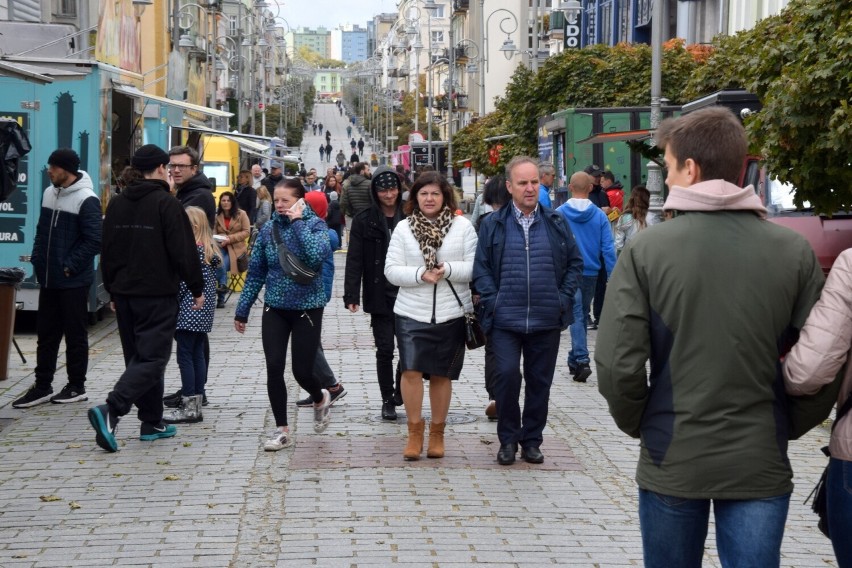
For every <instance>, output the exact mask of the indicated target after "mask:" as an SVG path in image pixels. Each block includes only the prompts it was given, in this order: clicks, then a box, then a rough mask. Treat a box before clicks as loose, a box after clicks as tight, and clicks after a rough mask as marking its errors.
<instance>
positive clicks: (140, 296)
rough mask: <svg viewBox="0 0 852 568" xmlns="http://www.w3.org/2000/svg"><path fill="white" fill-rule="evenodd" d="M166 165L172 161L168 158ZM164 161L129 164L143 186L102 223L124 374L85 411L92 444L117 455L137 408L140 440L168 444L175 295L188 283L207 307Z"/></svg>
mask: <svg viewBox="0 0 852 568" xmlns="http://www.w3.org/2000/svg"><path fill="white" fill-rule="evenodd" d="M171 159H174V157H172V158H171ZM169 163H170V159H169V155H168V154H166V153H165V152H164V151H163V150H161V149H160V148H158V147H157V146H155V145H153V144H148V145H145V146H142V147H141V148H139V150H137V152H136V154H135V155H134V156H133V159H132V160H131V165H132V166H133V167H134V168H135V169H136V170H138V171H139V173H140V174H141V176H142V179H140V180H138V181H135V182H132V183H131V184H130V185H129V186H128V187H127V188H126V189H125V190H124V191H122V192H121V193H120V194H119V195H118V196H116V197H113V198H112V199H111V200H110V203H109V207H108V208H107V211H106V215H105V216H104V224H103V246H102V250H101V270H102V271H103V277H104V287H105V288H106V290H107V292H109V294H110V296H111V299H112V301H111V303H110V304H111V306H112V308H113V309H114V310H115V311H116V315H117V319H118V333H119V335H120V336H121V347H122V349H123V351H124V361H125V371H124V373H123V374H122V375H121V377H120V378H119V379H118V382H117V383H116V384H115V387H114V388H113V390H112V391H111V392H110V393H109V395H107V400H106V404H101V405H100V406H96V407H94V408H91V409H89V422H90V423H91V424H92V427H93V428H94V429H95V434H96V437H95V439H96V441H97V444H98V445H99V446H100V447H101V448H103V449H105V450H107V451H108V452H117V451H118V443H117V442H116V439H115V427H116V426H117V425H118V420H119V418H120V417H121V416H124V415H125V414H127V413H128V412H130V410H131V408H132V406H133V405H134V404H135V405H136V407H137V408H138V410H139V412H138V416H139V420H140V421H141V422H142V426H141V429H140V436H139V438H140V439H141V440H144V441H150V440H156V439H158V438H170V437H172V436H174V435H175V433H176V429H175V427H174V426H172V425H169V424H166V423H164V422H163V402H162V398H163V373H164V372H165V370H166V365H167V364H168V362H169V357H170V355H171V352H172V338H173V337H174V333H175V327H176V326H177V315H178V301H177V295H178V288H179V285H180V282H181V281H184V282H186V285H187V287H188V288H189V290H190V292H191V293H192V296H193V297H194V298H195V302H194V305H193V309H201V307H202V306H203V304H204V278H203V276H202V273H201V262H200V261H199V259H198V252H197V250H196V246H195V237H194V235H193V232H192V227H191V226H190V223H189V218H188V217H187V215H186V212H185V211H184V209H183V207H182V206H181V204H180V203H179V202H178V201H177V200H175V199H174V198H173V197H172V196H171V195H170V194H169V183H168V179H169V176H168V170H166V165H167V164H169Z"/></svg>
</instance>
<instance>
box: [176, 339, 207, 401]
mask: <svg viewBox="0 0 852 568" xmlns="http://www.w3.org/2000/svg"><path fill="white" fill-rule="evenodd" d="M206 339H207V334H206V333H203V332H200V331H187V330H185V329H179V330H177V331H175V340H177V350H176V353H175V359H176V360H177V364H178V368H179V369H180V383H181V393H182V394H183V396H194V395H196V394H204V383H206V382H207V357H206V355H205V343H206Z"/></svg>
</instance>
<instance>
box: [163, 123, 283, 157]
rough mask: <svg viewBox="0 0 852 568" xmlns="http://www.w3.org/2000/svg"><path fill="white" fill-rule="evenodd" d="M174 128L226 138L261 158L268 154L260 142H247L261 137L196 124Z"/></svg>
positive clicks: (265, 147) (267, 148)
mask: <svg viewBox="0 0 852 568" xmlns="http://www.w3.org/2000/svg"><path fill="white" fill-rule="evenodd" d="M175 128H179V129H181V130H189V131H190V132H201V133H202V134H211V135H214V136H221V137H222V138H227V139H228V140H231V141H232V142H236V143H237V144H239V145H240V147H241V148H243V149H244V150H248V151H250V152H253V153H255V154H260V155H261V156H266V155H267V154H268V152H269V145H268V144H261V143H260V142H255V141H254V140H249V138H253V139H254V138H261V139H262V138H263V137H262V136H255V135H252V134H245V135H244V134H240V133H239V132H228V131H227V130H216V129H213V128H207V127H206V126H201V125H198V124H192V125H191V126H175Z"/></svg>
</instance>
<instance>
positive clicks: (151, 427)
mask: <svg viewBox="0 0 852 568" xmlns="http://www.w3.org/2000/svg"><path fill="white" fill-rule="evenodd" d="M175 434H177V428H175V427H174V426H172V425H171V424H166V423H165V422H162V421H161V422H160V423H159V424H148V423H147V422H143V423H142V427H141V428H140V429H139V439H140V440H142V441H143V442H152V441H154V440H159V439H160V438H172V437H174V435H175Z"/></svg>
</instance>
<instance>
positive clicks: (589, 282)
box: [568, 276, 598, 369]
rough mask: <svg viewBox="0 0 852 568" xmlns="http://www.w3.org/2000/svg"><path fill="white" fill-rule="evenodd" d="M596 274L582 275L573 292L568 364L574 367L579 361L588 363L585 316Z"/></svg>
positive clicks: (592, 295)
mask: <svg viewBox="0 0 852 568" xmlns="http://www.w3.org/2000/svg"><path fill="white" fill-rule="evenodd" d="M597 280H598V277H597V276H583V277H582V278H580V286H578V287H577V292H576V293H575V294H574V323H572V324H571V325H570V326H569V328H568V329H569V330H570V331H571V351H569V352H568V366H569V367H570V368H572V369H573V368H576V367H577V366H578V365H580V364H581V363H585V364H587V365H588V364H589V348H588V347H587V344H586V318H587V317H588V315H589V307H590V306H591V305H592V298H593V297H594V295H595V284H596V283H597Z"/></svg>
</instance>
